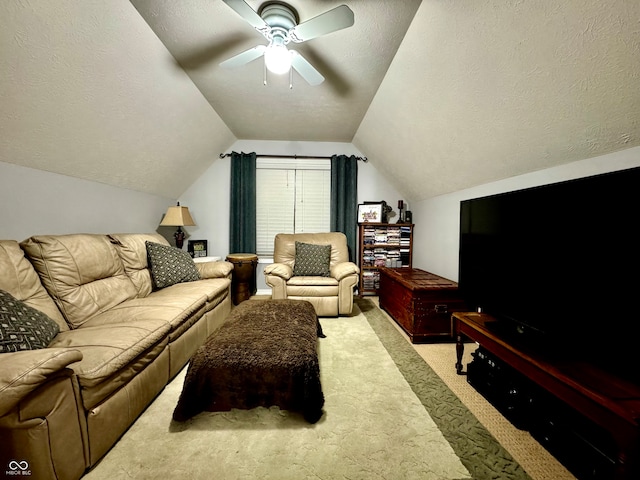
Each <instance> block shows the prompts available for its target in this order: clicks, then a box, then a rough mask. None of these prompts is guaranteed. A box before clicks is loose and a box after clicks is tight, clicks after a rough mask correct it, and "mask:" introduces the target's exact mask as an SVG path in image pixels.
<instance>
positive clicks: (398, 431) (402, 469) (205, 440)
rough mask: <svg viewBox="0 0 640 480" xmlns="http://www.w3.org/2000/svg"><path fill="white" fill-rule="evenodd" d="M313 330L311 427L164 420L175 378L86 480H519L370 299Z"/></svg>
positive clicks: (266, 411) (272, 419) (176, 390)
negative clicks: (319, 332) (316, 403)
mask: <svg viewBox="0 0 640 480" xmlns="http://www.w3.org/2000/svg"><path fill="white" fill-rule="evenodd" d="M321 323H322V328H323V330H324V333H325V334H326V338H323V339H319V341H318V355H319V359H320V369H321V380H322V388H323V392H324V395H325V407H324V411H325V413H324V415H323V417H322V418H321V419H320V421H319V422H318V423H316V424H314V425H311V424H308V423H307V422H305V421H304V419H303V418H302V417H301V416H300V415H298V414H293V413H289V412H286V411H282V410H280V409H279V408H277V407H271V408H256V409H253V410H248V411H244V410H232V411H230V412H217V413H210V412H205V413H201V414H199V415H197V416H196V417H194V418H193V419H191V420H189V421H187V422H184V423H177V422H174V421H172V419H171V415H172V412H173V409H174V408H175V405H176V402H177V400H178V397H179V395H180V392H181V390H182V384H183V381H184V375H185V370H183V371H182V372H181V373H180V374H179V375H178V376H177V377H176V378H175V379H174V380H173V381H172V382H171V383H170V384H169V385H168V386H167V387H166V388H165V390H164V391H163V392H162V393H161V394H160V396H159V397H158V398H157V399H156V400H155V401H154V402H153V404H152V405H150V406H149V408H148V409H147V410H146V411H145V412H144V413H143V414H142V415H141V417H140V418H139V419H138V420H137V421H136V423H135V424H134V425H133V426H132V427H131V428H130V429H129V431H127V432H126V433H125V435H124V436H123V437H122V438H121V439H120V441H119V442H118V443H117V444H116V445H115V446H114V448H113V449H112V450H111V451H110V452H109V453H108V454H107V455H106V456H105V458H104V459H103V460H102V461H101V462H100V463H99V464H98V465H97V466H96V467H95V468H94V469H93V470H92V471H91V472H89V473H88V474H87V476H86V478H87V479H107V478H108V479H113V478H136V479H147V478H149V479H151V478H154V479H155V478H176V477H182V476H184V477H188V478H194V479H205V478H206V479H210V478H215V479H220V480H232V479H233V480H236V479H274V480H276V479H277V480H289V479H291V480H301V479H321V480H333V479H345V480H346V479H349V480H356V479H362V480H365V479H366V480H377V479H381V480H382V479H385V480H396V479H397V480H400V479H402V480H405V479H443V480H444V479H447V480H462V479H470V478H473V479H478V480H481V479H490V478H500V479H502V478H506V479H526V478H527V476H526V475H525V474H524V472H523V471H522V469H521V468H520V467H519V466H518V465H517V464H516V463H515V462H514V461H513V460H512V459H511V458H510V456H509V455H508V454H507V453H506V452H505V451H504V449H503V448H502V447H501V446H500V445H499V444H498V442H496V441H495V440H494V439H493V437H492V436H491V435H490V434H489V433H488V432H487V431H486V430H485V429H484V428H483V427H482V426H481V425H480V424H479V422H478V421H477V420H476V419H475V417H473V415H471V414H470V413H469V411H468V410H467V409H466V408H465V407H464V406H463V405H462V404H461V403H460V401H459V400H458V399H457V398H456V397H455V395H453V393H451V391H449V389H448V388H447V387H446V386H445V385H444V383H443V382H442V381H441V380H440V379H439V377H437V375H436V374H435V373H434V372H433V371H432V370H431V369H430V368H429V367H428V366H427V365H426V363H425V362H424V360H422V358H421V357H420V356H419V355H418V354H417V353H416V352H415V351H414V350H413V348H412V347H411V346H410V345H409V344H408V343H407V342H406V341H405V340H404V339H403V338H402V336H401V335H400V334H399V333H398V332H397V330H396V329H395V328H394V327H393V325H391V324H390V323H389V321H388V320H387V319H386V318H385V317H384V314H383V313H382V312H381V311H380V310H379V309H378V308H377V307H376V306H374V305H373V303H372V302H370V301H368V300H358V301H357V306H356V308H354V315H353V316H350V317H339V318H321Z"/></svg>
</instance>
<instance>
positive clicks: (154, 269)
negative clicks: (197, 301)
mask: <svg viewBox="0 0 640 480" xmlns="http://www.w3.org/2000/svg"><path fill="white" fill-rule="evenodd" d="M145 244H146V246H147V255H148V256H149V268H150V269H151V276H152V277H153V283H154V285H155V287H156V288H165V287H169V286H171V285H175V284H176V283H181V282H194V281H196V280H200V272H198V268H197V267H196V264H195V263H194V261H193V259H192V258H191V256H190V255H189V254H188V253H187V252H185V251H183V250H179V249H177V248H174V247H170V246H168V245H162V244H160V243H155V242H149V241H147V242H145Z"/></svg>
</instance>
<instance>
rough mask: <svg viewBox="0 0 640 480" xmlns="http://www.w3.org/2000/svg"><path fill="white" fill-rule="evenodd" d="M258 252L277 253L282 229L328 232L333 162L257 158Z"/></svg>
mask: <svg viewBox="0 0 640 480" xmlns="http://www.w3.org/2000/svg"><path fill="white" fill-rule="evenodd" d="M256 203H257V205H256V206H257V219H256V222H257V224H256V231H257V238H256V242H257V253H258V255H265V256H269V255H273V240H274V238H275V236H276V234H278V233H305V232H306V233H315V232H328V231H329V223H330V213H331V212H330V208H331V162H330V161H329V160H326V159H317V160H295V159H294V160H292V159H274V158H265V159H260V158H258V159H257V162H256Z"/></svg>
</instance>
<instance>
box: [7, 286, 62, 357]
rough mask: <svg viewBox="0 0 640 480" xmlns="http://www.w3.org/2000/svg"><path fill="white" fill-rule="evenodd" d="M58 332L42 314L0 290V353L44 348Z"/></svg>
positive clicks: (56, 326)
mask: <svg viewBox="0 0 640 480" xmlns="http://www.w3.org/2000/svg"><path fill="white" fill-rule="evenodd" d="M59 331H60V327H58V324H57V323H56V322H54V321H53V320H51V319H50V318H49V317H47V316H46V315H45V314H44V313H42V312H41V311H39V310H36V309H35V308H32V307H30V306H29V305H27V304H25V303H24V302H22V301H20V300H18V299H16V298H14V297H13V296H12V295H10V294H9V293H7V292H5V291H4V290H0V353H7V352H18V351H20V350H36V349H39V348H46V347H48V346H49V344H50V343H51V340H53V338H54V337H55V336H56V335H57V334H58V332H59Z"/></svg>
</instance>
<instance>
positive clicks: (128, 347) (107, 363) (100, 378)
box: [50, 320, 169, 410]
mask: <svg viewBox="0 0 640 480" xmlns="http://www.w3.org/2000/svg"><path fill="white" fill-rule="evenodd" d="M168 333H169V324H167V323H166V322H163V321H161V320H138V321H136V322H133V323H129V324H126V323H121V324H119V325H104V326H98V327H85V326H83V328H79V329H76V330H71V331H68V332H61V333H60V334H59V335H58V336H57V337H56V338H55V339H54V341H53V342H52V343H51V345H50V347H51V348H61V347H65V348H71V349H75V350H79V351H80V352H81V353H82V355H83V357H82V360H81V361H80V362H78V363H74V364H73V365H71V368H72V369H73V371H74V372H75V373H76V375H77V377H78V381H79V383H80V387H81V393H82V402H83V404H84V407H85V409H87V410H89V409H90V408H92V407H93V406H95V405H97V404H98V403H100V402H101V401H102V400H104V399H105V398H106V397H108V396H109V395H110V394H111V393H113V392H114V391H116V390H118V389H119V388H121V387H122V386H123V385H125V384H126V383H128V382H129V381H131V379H132V378H133V377H135V376H136V375H137V374H138V373H140V372H141V371H142V370H144V369H145V368H146V367H147V365H149V364H150V363H152V362H153V360H154V359H155V358H157V357H158V356H159V355H160V354H161V353H162V351H163V350H164V349H165V348H166V345H167V341H168ZM166 375H167V378H166V380H165V381H168V379H169V378H168V377H169V371H168V370H167V372H166Z"/></svg>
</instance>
